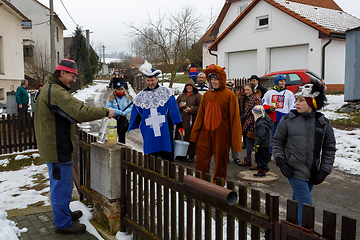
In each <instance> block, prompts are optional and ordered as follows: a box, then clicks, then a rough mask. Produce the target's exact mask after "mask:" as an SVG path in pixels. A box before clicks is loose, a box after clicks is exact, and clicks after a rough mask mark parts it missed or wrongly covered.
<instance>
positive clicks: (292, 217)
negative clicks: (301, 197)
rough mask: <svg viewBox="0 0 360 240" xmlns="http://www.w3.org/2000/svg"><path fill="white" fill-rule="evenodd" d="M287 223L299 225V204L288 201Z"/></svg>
mask: <svg viewBox="0 0 360 240" xmlns="http://www.w3.org/2000/svg"><path fill="white" fill-rule="evenodd" d="M286 221H288V222H290V223H293V224H298V202H296V201H294V200H291V199H288V200H287V205H286Z"/></svg>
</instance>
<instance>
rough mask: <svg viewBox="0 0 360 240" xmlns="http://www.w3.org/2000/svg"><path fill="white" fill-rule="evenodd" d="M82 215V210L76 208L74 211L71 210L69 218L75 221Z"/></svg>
mask: <svg viewBox="0 0 360 240" xmlns="http://www.w3.org/2000/svg"><path fill="white" fill-rule="evenodd" d="M82 215H83V213H82V211H80V210H77V211H74V212H71V220H72V221H73V222H74V221H77V220H79V218H81V217H82Z"/></svg>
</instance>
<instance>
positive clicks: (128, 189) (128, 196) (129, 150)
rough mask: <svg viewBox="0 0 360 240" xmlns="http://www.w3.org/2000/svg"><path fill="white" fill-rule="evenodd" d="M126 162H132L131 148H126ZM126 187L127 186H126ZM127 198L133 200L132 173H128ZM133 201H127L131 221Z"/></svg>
mask: <svg viewBox="0 0 360 240" xmlns="http://www.w3.org/2000/svg"><path fill="white" fill-rule="evenodd" d="M125 161H126V162H128V163H131V162H132V159H131V149H130V148H126V157H125ZM124 187H125V186H124ZM126 192H127V193H126V198H127V199H131V193H132V189H131V171H127V173H126ZM131 209H132V206H131V201H127V204H126V216H127V217H128V218H129V219H131ZM127 232H128V233H129V234H131V231H130V230H129V229H127Z"/></svg>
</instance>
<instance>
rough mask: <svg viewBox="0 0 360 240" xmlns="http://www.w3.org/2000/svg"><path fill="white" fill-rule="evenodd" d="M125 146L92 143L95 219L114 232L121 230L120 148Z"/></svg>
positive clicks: (91, 185)
mask: <svg viewBox="0 0 360 240" xmlns="http://www.w3.org/2000/svg"><path fill="white" fill-rule="evenodd" d="M123 146H125V145H123V144H108V143H105V144H101V143H98V142H94V143H92V144H91V163H90V169H91V174H90V188H91V191H92V201H93V207H94V209H93V214H94V219H95V220H96V221H97V222H99V223H100V224H102V225H103V227H105V228H107V229H108V230H109V231H110V232H111V233H113V234H115V233H116V232H118V231H119V230H120V190H121V186H120V179H121V178H120V176H121V169H120V163H121V159H120V156H121V151H120V150H121V147H123Z"/></svg>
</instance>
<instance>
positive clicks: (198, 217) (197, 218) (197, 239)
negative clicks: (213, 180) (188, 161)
mask: <svg viewBox="0 0 360 240" xmlns="http://www.w3.org/2000/svg"><path fill="white" fill-rule="evenodd" d="M195 177H197V178H201V172H199V171H195ZM201 209H202V203H201V201H199V200H195V240H200V239H201V225H202V223H201V221H202V218H201Z"/></svg>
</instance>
